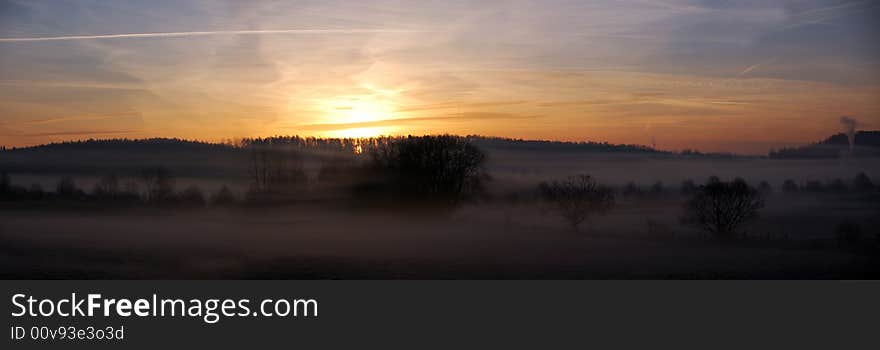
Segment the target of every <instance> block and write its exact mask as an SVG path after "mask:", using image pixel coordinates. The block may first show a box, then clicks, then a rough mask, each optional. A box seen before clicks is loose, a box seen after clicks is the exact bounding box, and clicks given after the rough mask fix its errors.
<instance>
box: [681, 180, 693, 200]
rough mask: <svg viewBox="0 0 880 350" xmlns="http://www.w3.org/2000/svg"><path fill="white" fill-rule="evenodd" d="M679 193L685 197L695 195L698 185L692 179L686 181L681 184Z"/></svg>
mask: <svg viewBox="0 0 880 350" xmlns="http://www.w3.org/2000/svg"><path fill="white" fill-rule="evenodd" d="M679 192H680V193H681V195H683V196H690V195H693V194H694V193H697V184H695V183H694V180H691V179H687V180H684V181H682V182H681V187H680V188H679Z"/></svg>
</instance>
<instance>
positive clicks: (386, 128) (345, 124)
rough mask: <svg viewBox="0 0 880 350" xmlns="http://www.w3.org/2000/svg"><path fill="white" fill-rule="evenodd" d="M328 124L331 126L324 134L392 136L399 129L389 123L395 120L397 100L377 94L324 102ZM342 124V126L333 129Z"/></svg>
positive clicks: (352, 136)
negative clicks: (388, 123) (394, 102)
mask: <svg viewBox="0 0 880 350" xmlns="http://www.w3.org/2000/svg"><path fill="white" fill-rule="evenodd" d="M322 105H323V106H322V108H321V109H322V110H324V118H323V119H324V123H325V124H326V125H327V126H328V128H327V131H326V132H325V133H323V134H324V136H328V137H343V138H365V137H374V136H380V135H389V134H391V133H393V132H395V131H396V130H397V127H395V126H393V125H385V122H388V121H391V120H393V119H394V106H393V103H392V102H391V101H390V100H388V99H387V98H380V97H376V96H369V95H368V96H348V97H342V98H336V99H331V100H328V101H326V102H324V103H322ZM336 125H338V126H339V127H338V128H332V127H333V126H336Z"/></svg>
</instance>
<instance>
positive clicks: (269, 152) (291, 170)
mask: <svg viewBox="0 0 880 350" xmlns="http://www.w3.org/2000/svg"><path fill="white" fill-rule="evenodd" d="M250 147H251V170H250V175H251V180H252V182H251V186H252V188H251V191H252V192H256V193H276V192H285V191H290V190H293V189H296V187H297V186H301V185H304V183H305V180H306V175H305V171H304V170H303V167H302V161H301V159H300V157H299V155H298V153H297V152H294V151H293V150H290V149H288V148H289V145H272V144H271V143H269V142H254V143H252V144H251V145H250Z"/></svg>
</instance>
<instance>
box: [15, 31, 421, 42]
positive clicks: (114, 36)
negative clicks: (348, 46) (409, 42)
mask: <svg viewBox="0 0 880 350" xmlns="http://www.w3.org/2000/svg"><path fill="white" fill-rule="evenodd" d="M412 32H418V31H413V30H398V29H266V30H214V31H194V32H157V33H124V34H102V35H65V36H38V37H25V38H0V42H5V43H9V42H31V41H64V40H103V39H127V38H177V37H190V36H209V35H264V34H370V33H412Z"/></svg>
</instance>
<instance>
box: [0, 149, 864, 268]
mask: <svg viewBox="0 0 880 350" xmlns="http://www.w3.org/2000/svg"><path fill="white" fill-rule="evenodd" d="M311 162H312V163H310V164H309V165H307V167H306V168H308V169H311V170H309V171H307V173H308V177H309V180H310V183H311V184H310V185H309V188H308V189H306V191H305V192H304V193H302V194H301V195H300V196H299V197H298V198H297V199H296V200H294V201H291V202H288V203H285V204H284V205H272V206H247V205H243V206H233V207H215V206H207V207H200V208H177V207H175V208H158V207H136V208H123V209H119V208H93V207H90V206H87V205H74V206H64V207H60V208H59V207H56V206H52V205H44V204H28V205H10V204H6V205H3V206H2V209H3V210H2V211H0V240H2V242H3V244H2V246H0V264H2V266H3V268H2V274H3V277H6V278H321V279H323V278H343V279H352V278H356V279H359V278H368V279H372V278H383V279H384V278H391V279H408V278H431V279H433V278H442V279H447V278H448V279H466V278H489V279H525V278H529V279H531V278H553V279H557V278H576V279H580V278H613V279H628V278H677V279H680V278H746V279H752V278H811V279H812V278H876V277H880V276H878V274H880V273H878V272H880V269H878V259H877V254H876V251H875V250H873V249H875V248H872V247H874V245H876V243H873V242H874V241H873V240H874V239H880V232H878V231H877V227H880V222H878V221H880V220H878V218H880V215H877V214H878V213H880V204H878V200H877V199H878V196H877V195H876V190H875V191H873V192H864V191H863V192H858V191H852V190H849V191H845V192H830V191H829V192H823V193H795V194H792V193H782V190H781V184H782V182H783V181H784V180H786V179H793V180H795V182H797V183H804V182H806V181H810V180H819V181H822V182H823V183H824V182H827V181H830V180H832V179H836V178H840V179H843V180H844V181H847V182H849V181H851V180H852V178H853V177H854V176H855V175H856V174H857V173H859V172H864V173H866V174H868V175H869V176H873V175H876V174H880V161H878V159H877V158H843V159H824V160H778V159H766V158H708V157H693V158H688V157H681V156H676V157H669V156H652V155H637V154H602V155H595V154H592V155H590V154H586V155H585V154H553V153H548V152H523V151H520V152H513V151H496V152H494V153H493V152H487V162H486V169H487V172H488V175H489V177H490V178H491V180H490V181H488V182H487V193H486V194H485V195H483V196H481V197H479V198H475V199H472V200H468V201H466V202H463V203H462V204H461V205H458V206H456V207H455V208H451V209H444V210H425V209H422V208H417V207H410V206H407V205H400V206H387V205H381V206H380V205H372V204H371V203H370V202H366V203H364V202H357V203H356V204H353V202H352V201H351V200H350V198H349V195H347V194H345V192H341V191H340V190H339V189H338V188H336V187H334V186H332V185H330V186H328V185H327V184H326V183H323V184H322V185H320V186H319V185H318V184H317V181H315V177H316V176H317V175H316V174H317V171H316V170H315V169H317V168H318V167H319V165H320V164H319V163H317V161H315V160H312V161H311ZM172 170H173V169H172ZM578 173H586V174H590V175H592V176H594V177H595V178H596V179H597V181H599V182H600V183H602V184H606V185H609V186H612V187H615V188H619V187H621V186H623V185H624V184H626V183H628V182H630V181H632V182H635V183H636V184H638V185H639V186H641V187H642V188H645V189H647V187H648V186H650V185H652V184H653V183H655V182H657V181H661V182H663V183H664V185H665V191H666V192H665V193H664V194H662V195H659V196H654V197H651V196H644V197H630V196H623V195H621V194H620V193H619V192H618V193H617V194H616V196H615V200H616V204H615V206H614V207H613V209H611V210H610V211H608V212H607V213H605V214H602V215H595V216H593V217H591V218H590V219H589V220H588V221H587V222H586V223H585V224H584V225H583V227H582V228H581V229H580V230H578V231H577V232H575V231H573V230H572V229H571V227H570V226H569V225H567V224H566V223H565V222H564V220H562V219H561V218H560V217H558V215H555V213H554V212H553V210H552V209H550V208H548V207H547V206H546V205H545V204H544V203H542V202H541V201H540V200H538V199H537V198H536V197H535V195H534V193H535V187H536V186H537V184H538V183H539V182H541V181H547V180H550V179H554V178H559V177H562V176H567V175H571V174H578ZM712 175H714V176H718V177H720V178H722V179H732V178H734V177H742V178H744V179H745V180H747V181H748V182H750V183H753V184H755V185H756V184H757V182H759V181H767V182H769V183H770V185H771V186H772V187H773V193H772V194H768V195H766V205H765V207H764V208H763V209H762V210H761V212H760V215H759V216H758V217H757V218H756V219H755V220H753V221H751V222H749V223H748V224H747V225H745V226H744V227H743V229H742V233H741V234H742V237H743V238H742V239H738V240H736V241H723V242H722V241H718V240H714V239H712V238H711V237H709V235H708V234H707V233H705V232H703V231H701V230H699V229H698V228H695V227H691V226H688V225H685V224H683V223H682V222H681V220H680V218H681V215H682V205H683V203H684V202H685V201H686V200H687V197H686V196H683V195H681V194H679V188H678V187H679V184H680V183H681V182H682V181H683V180H685V179H693V180H695V181H696V182H697V184H700V183H702V182H703V181H705V179H706V178H708V177H709V176H712ZM61 176H73V177H74V180H75V181H76V184H77V186H78V187H80V188H82V189H86V190H88V189H90V188H92V187H93V186H94V185H95V183H96V182H97V181H98V180H97V179H98V178H99V176H97V175H82V174H79V175H76V174H75V175H70V174H51V173H46V172H41V173H37V174H35V173H27V172H22V173H12V174H11V179H12V182H13V183H14V184H20V185H23V186H27V185H30V184H31V183H40V184H42V186H43V187H45V188H46V189H49V190H51V189H52V188H54V186H55V182H57V181H58V179H59V178H60V177H61ZM175 185H176V186H177V188H182V187H186V186H190V185H198V186H199V187H201V188H202V189H203V190H205V192H206V193H212V192H214V191H216V190H217V189H219V188H220V187H221V186H224V185H226V186H229V187H230V188H232V189H233V192H234V193H235V194H236V196H237V197H238V198H243V196H245V192H246V190H247V186H248V179H247V176H246V175H243V176H232V177H223V176H204V177H199V176H184V177H179V178H176V179H175ZM842 222H851V223H855V224H856V225H858V226H859V227H860V228H861V234H862V236H863V239H862V241H861V242H862V243H860V244H859V245H858V246H841V244H840V242H839V239H838V238H837V237H836V236H835V235H836V230H838V227H839V226H840V224H841V223H842ZM875 237H876V238H875Z"/></svg>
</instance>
